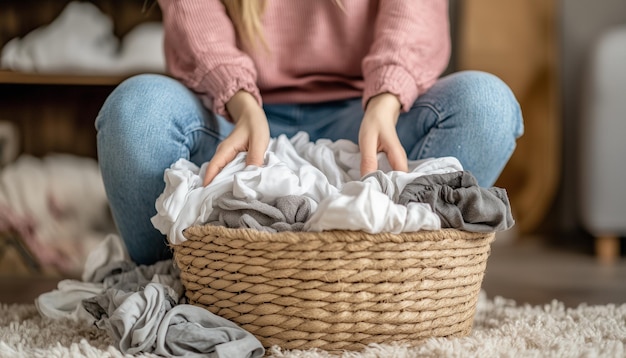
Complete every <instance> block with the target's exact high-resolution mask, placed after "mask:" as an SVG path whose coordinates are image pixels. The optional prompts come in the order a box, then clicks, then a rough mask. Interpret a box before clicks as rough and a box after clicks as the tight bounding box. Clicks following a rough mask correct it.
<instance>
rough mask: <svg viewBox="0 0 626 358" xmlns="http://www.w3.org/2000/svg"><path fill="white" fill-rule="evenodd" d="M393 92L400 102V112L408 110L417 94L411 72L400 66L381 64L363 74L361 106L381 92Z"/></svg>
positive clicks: (364, 105)
mask: <svg viewBox="0 0 626 358" xmlns="http://www.w3.org/2000/svg"><path fill="white" fill-rule="evenodd" d="M385 92H389V93H391V94H394V95H396V96H397V97H398V99H399V100H400V103H401V104H402V112H408V111H409V109H411V107H412V106H413V103H414V102H415V100H416V99H417V96H418V95H419V91H418V88H417V84H416V83H415V80H414V79H413V77H412V76H411V74H410V73H409V72H408V71H407V70H405V69H404V68H403V67H401V66H395V65H392V66H383V67H379V68H377V69H375V70H373V71H372V72H370V73H367V74H365V90H364V91H363V108H365V107H366V106H367V102H368V101H369V100H370V98H372V97H374V96H376V95H379V94H381V93H385Z"/></svg>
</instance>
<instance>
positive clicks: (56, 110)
mask: <svg viewBox="0 0 626 358" xmlns="http://www.w3.org/2000/svg"><path fill="white" fill-rule="evenodd" d="M69 2H70V0H61V1H60V0H13V1H11V0H1V1H0V47H3V46H4V45H5V44H6V43H7V42H8V41H9V40H11V39H13V38H15V37H23V36H25V35H26V34H28V33H29V32H30V31H32V30H34V29H36V28H38V27H40V26H44V25H46V24H49V23H51V22H52V21H53V20H54V19H55V18H57V16H58V15H59V14H60V13H61V12H62V11H63V9H64V8H65V6H66V5H67V4H68V3H69ZM91 2H92V3H94V4H95V5H96V6H98V7H99V8H100V10H101V11H102V12H103V13H105V14H107V15H108V16H110V17H111V19H112V20H113V23H114V33H115V35H116V36H118V37H119V38H122V37H123V36H124V35H125V34H126V33H128V32H129V31H130V30H131V29H132V28H134V27H135V26H136V25H138V24H139V23H141V22H143V21H159V20H160V17H161V14H160V11H159V8H158V6H157V3H156V1H152V0H92V1H91ZM125 77H126V76H77V75H64V74H58V75H48V74H32V73H19V72H12V71H6V70H4V71H3V70H0V121H9V122H11V123H14V124H15V125H16V126H17V128H18V130H19V133H20V140H19V142H20V153H28V154H33V155H36V156H43V155H45V154H47V153H50V152H66V153H72V154H76V155H84V156H90V157H94V158H95V157H96V155H97V153H96V142H95V140H96V136H95V134H96V132H95V128H94V120H95V118H96V116H97V114H98V111H99V109H100V107H101V106H102V103H103V102H104V100H105V99H106V97H107V96H108V95H109V93H110V92H111V91H112V90H113V88H115V86H116V85H117V84H119V83H120V82H121V81H122V80H123V79H124V78H125Z"/></svg>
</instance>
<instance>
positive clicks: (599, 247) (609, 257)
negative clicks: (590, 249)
mask: <svg viewBox="0 0 626 358" xmlns="http://www.w3.org/2000/svg"><path fill="white" fill-rule="evenodd" d="M619 246H620V242H619V236H612V235H605V236H597V237H596V239H595V247H596V257H597V258H598V260H600V262H602V263H613V262H615V261H617V259H618V258H619V255H620V247H619Z"/></svg>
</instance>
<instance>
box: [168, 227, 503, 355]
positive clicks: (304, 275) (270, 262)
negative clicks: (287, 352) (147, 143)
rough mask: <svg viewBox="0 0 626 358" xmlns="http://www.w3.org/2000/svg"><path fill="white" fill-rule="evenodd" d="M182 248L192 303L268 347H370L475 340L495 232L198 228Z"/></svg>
mask: <svg viewBox="0 0 626 358" xmlns="http://www.w3.org/2000/svg"><path fill="white" fill-rule="evenodd" d="M184 234H185V237H186V238H187V239H188V240H187V241H185V242H184V243H182V244H179V245H174V246H173V250H174V258H175V261H176V263H177V265H178V267H179V268H180V270H181V280H182V283H183V285H184V287H185V291H186V293H185V294H186V296H187V298H188V299H189V301H190V303H191V304H194V305H198V306H202V307H205V308H206V309H208V310H209V311H211V312H213V313H215V314H217V315H219V316H221V317H224V318H226V319H229V320H231V321H233V322H235V323H237V324H238V325H239V326H240V327H242V328H243V329H245V330H247V331H249V332H251V333H252V334H254V335H255V336H256V337H257V338H258V339H259V340H260V341H261V343H262V344H263V346H265V347H270V346H272V345H278V346H280V347H282V348H284V349H308V348H320V349H324V350H329V351H336V350H360V349H362V348H364V347H365V346H366V345H367V344H369V343H391V342H403V343H410V344H415V343H419V342H420V341H422V340H424V339H426V338H429V337H452V336H465V335H468V334H469V332H470V330H471V328H472V322H473V319H474V311H475V308H476V303H477V300H478V294H479V291H480V287H481V284H482V279H483V275H484V272H485V268H486V263H487V258H488V256H489V252H490V244H491V242H492V241H493V239H494V236H495V235H494V234H493V233H486V234H483V233H470V232H464V231H459V230H452V229H444V230H438V231H419V232H415V233H403V234H386V233H382V234H367V233H364V232H358V231H356V232H355V231H326V232H321V233H316V232H283V233H266V232H259V231H255V230H250V229H228V228H225V227H220V226H211V225H206V226H194V227H190V228H188V229H187V230H185V233H184Z"/></svg>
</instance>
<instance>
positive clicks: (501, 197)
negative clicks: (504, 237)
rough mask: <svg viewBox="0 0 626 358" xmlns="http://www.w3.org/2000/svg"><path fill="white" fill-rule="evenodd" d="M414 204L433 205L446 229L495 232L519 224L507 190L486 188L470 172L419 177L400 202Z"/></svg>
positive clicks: (401, 195) (403, 191)
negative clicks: (516, 222) (512, 210)
mask: <svg viewBox="0 0 626 358" xmlns="http://www.w3.org/2000/svg"><path fill="white" fill-rule="evenodd" d="M410 202H418V203H428V204H430V206H431V207H432V209H433V211H434V212H435V213H437V215H438V216H439V217H440V219H441V227H442V228H454V229H460V230H465V231H473V232H493V231H503V230H508V229H510V228H511V227H512V226H513V225H514V223H515V221H514V220H513V215H512V213H511V205H510V203H509V198H508V196H507V194H506V190H504V189H502V188H497V187H492V188H488V189H487V188H482V187H480V186H479V185H478V182H477V181H476V178H475V177H474V176H473V175H472V174H471V173H470V172H467V171H458V172H453V173H445V174H432V175H424V176H421V177H417V178H415V180H413V181H412V182H411V183H409V184H408V185H407V186H406V187H405V188H404V190H402V193H400V197H399V200H398V203H399V204H402V205H407V204H408V203H410Z"/></svg>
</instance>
